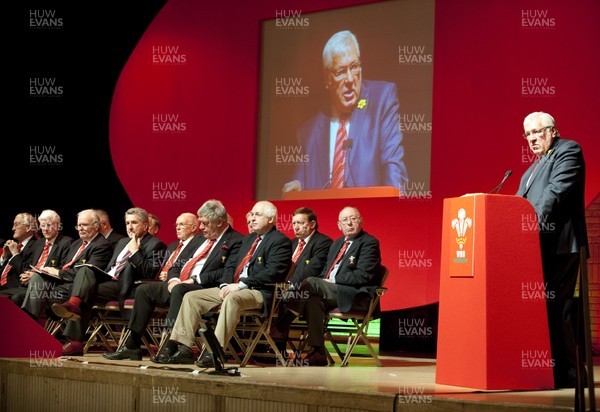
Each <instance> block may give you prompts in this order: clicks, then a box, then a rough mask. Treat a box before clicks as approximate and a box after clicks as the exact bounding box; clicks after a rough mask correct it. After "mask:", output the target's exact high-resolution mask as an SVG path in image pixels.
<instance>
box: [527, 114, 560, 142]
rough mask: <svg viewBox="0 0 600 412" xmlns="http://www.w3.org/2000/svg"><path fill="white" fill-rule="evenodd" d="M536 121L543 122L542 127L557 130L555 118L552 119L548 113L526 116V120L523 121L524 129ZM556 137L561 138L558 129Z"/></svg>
mask: <svg viewBox="0 0 600 412" xmlns="http://www.w3.org/2000/svg"><path fill="white" fill-rule="evenodd" d="M536 119H540V120H541V122H542V124H541V126H542V127H554V128H555V129H556V122H555V121H554V117H552V116H551V115H549V114H548V113H546V112H533V113H529V114H528V115H527V116H525V119H524V120H523V128H526V127H527V125H528V124H529V123H531V122H533V121H534V120H536ZM556 136H557V137H560V133H559V132H558V129H556Z"/></svg>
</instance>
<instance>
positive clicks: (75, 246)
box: [58, 233, 113, 282]
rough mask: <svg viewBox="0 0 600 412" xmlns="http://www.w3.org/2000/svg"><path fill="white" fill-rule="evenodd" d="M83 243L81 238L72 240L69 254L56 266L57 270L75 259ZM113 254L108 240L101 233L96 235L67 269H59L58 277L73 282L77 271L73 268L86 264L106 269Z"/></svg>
mask: <svg viewBox="0 0 600 412" xmlns="http://www.w3.org/2000/svg"><path fill="white" fill-rule="evenodd" d="M82 243H83V240H81V238H79V239H77V240H74V241H73V243H71V246H69V252H68V253H67V255H66V257H65V260H64V261H62V262H61V263H59V264H58V267H59V268H62V267H63V266H64V265H66V264H67V263H69V262H70V261H71V260H72V259H73V257H75V255H76V253H77V251H78V250H79V247H80V246H81V244H82ZM112 253H113V247H112V245H111V244H110V242H109V241H108V240H106V238H105V237H104V236H102V234H101V233H98V234H97V235H96V237H95V238H93V239H92V241H91V242H90V243H89V244H88V245H87V247H86V248H85V249H84V250H83V253H82V254H81V256H79V257H78V258H77V260H76V261H75V262H73V264H72V265H71V266H70V267H69V269H66V270H63V269H59V271H58V275H59V276H60V278H61V279H63V280H64V281H66V282H73V280H74V279H75V275H77V271H78V270H79V269H78V268H76V267H75V266H77V265H79V264H82V263H88V264H91V265H94V266H97V267H99V268H103V267H106V264H107V263H108V262H109V261H110V257H111V255H112Z"/></svg>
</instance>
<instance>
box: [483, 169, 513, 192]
mask: <svg viewBox="0 0 600 412" xmlns="http://www.w3.org/2000/svg"><path fill="white" fill-rule="evenodd" d="M510 175H512V170H507V171H506V173H504V177H503V178H502V181H501V182H500V184H499V185H498V186H496V187H495V188H493V189H492V190H490V191H489V192H488V193H490V194H492V193H496V194H498V193H500V189H502V185H503V184H504V182H506V179H508V176H510Z"/></svg>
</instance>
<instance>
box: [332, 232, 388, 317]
mask: <svg viewBox="0 0 600 412" xmlns="http://www.w3.org/2000/svg"><path fill="white" fill-rule="evenodd" d="M344 240H345V238H344V237H343V236H342V237H340V238H339V239H337V240H336V241H335V242H333V244H332V245H331V248H329V255H328V256H327V264H326V265H325V268H324V269H323V272H321V277H322V278H324V277H325V276H326V275H327V272H328V271H329V268H330V267H331V266H332V265H333V262H334V261H335V258H336V257H337V255H338V252H339V251H340V249H341V248H342V245H343V243H344ZM384 270H385V269H384V267H383V266H382V265H381V251H380V249H379V240H377V239H376V238H375V237H373V236H371V235H369V234H368V233H367V232H365V231H364V230H361V231H360V233H359V234H358V235H356V236H355V237H354V239H352V244H351V245H350V247H349V248H348V250H347V251H346V253H345V254H344V256H343V257H342V260H341V261H340V262H339V269H338V271H337V273H336V275H335V284H336V285H337V302H338V308H339V309H340V310H341V311H342V312H348V311H349V310H350V309H351V308H352V303H353V301H354V298H355V297H356V295H358V294H359V293H366V294H368V295H369V296H371V297H373V296H374V295H375V290H376V289H377V287H378V286H380V284H381V279H382V276H383V274H384Z"/></svg>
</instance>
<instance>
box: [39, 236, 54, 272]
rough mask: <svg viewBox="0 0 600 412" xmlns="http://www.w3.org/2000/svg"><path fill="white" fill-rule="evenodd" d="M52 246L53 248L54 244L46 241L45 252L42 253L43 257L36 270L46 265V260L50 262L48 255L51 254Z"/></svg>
mask: <svg viewBox="0 0 600 412" xmlns="http://www.w3.org/2000/svg"><path fill="white" fill-rule="evenodd" d="M50 246H52V243H50V242H49V241H48V240H46V244H45V245H44V251H43V252H42V256H40V260H38V262H37V264H36V265H35V267H36V268H38V269H39V268H41V267H42V266H44V264H45V263H46V260H48V255H49V254H50Z"/></svg>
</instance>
